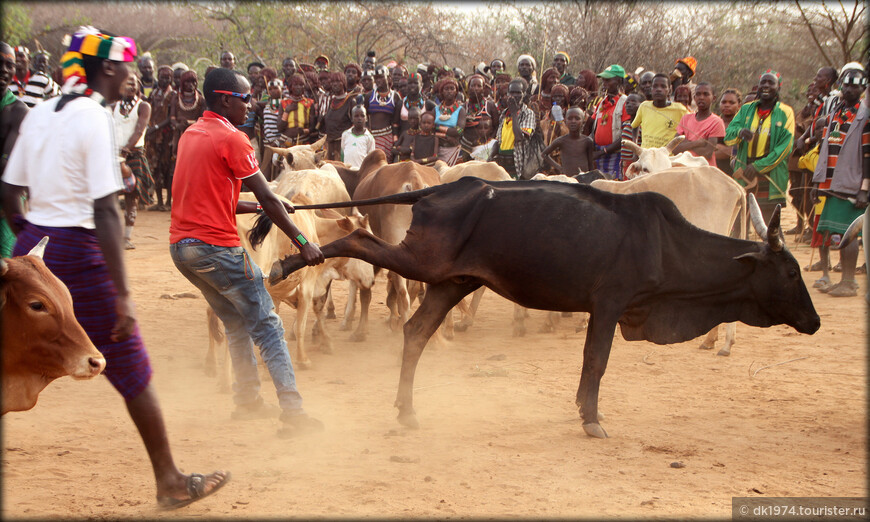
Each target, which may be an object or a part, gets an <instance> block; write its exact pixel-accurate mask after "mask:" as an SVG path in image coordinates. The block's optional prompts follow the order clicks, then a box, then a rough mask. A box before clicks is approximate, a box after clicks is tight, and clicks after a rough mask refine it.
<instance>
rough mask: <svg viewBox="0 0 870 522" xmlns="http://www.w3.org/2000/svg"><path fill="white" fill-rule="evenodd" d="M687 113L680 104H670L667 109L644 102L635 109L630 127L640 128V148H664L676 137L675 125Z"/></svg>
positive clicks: (650, 102)
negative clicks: (635, 112)
mask: <svg viewBox="0 0 870 522" xmlns="http://www.w3.org/2000/svg"><path fill="white" fill-rule="evenodd" d="M688 113H689V110H688V109H686V107H685V106H684V105H683V104H682V103H678V102H672V103H671V104H670V105H668V106H667V107H661V108H659V107H656V106H654V105H653V102H652V101H645V102H643V103H641V104H640V107H638V108H637V115H635V117H634V121H632V122H631V127H632V128H635V129H636V128H638V127H640V132H641V144H640V146H641V147H643V148H645V149H651V148H655V147H664V146H665V145H667V144H668V142H669V141H671V140H672V139H674V137H675V136H676V135H677V124H678V123H680V120H681V119H682V118H683V116H685V115H686V114H688Z"/></svg>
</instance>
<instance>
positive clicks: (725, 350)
mask: <svg viewBox="0 0 870 522" xmlns="http://www.w3.org/2000/svg"><path fill="white" fill-rule="evenodd" d="M716 355H722V356H725V357H728V356H729V355H731V350H730V349H728V348H722V349H721V350H719V352H717V353H716Z"/></svg>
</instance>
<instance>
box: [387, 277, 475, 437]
mask: <svg viewBox="0 0 870 522" xmlns="http://www.w3.org/2000/svg"><path fill="white" fill-rule="evenodd" d="M479 287H480V283H479V282H477V281H475V280H469V281H464V282H456V281H444V282H441V283H438V284H435V285H431V286H429V289H428V290H427V291H426V297H424V298H423V302H422V303H421V304H420V307H419V308H418V309H417V311H416V312H415V313H414V315H413V316H411V318H410V319H409V320H408V322H407V323H405V328H404V330H405V345H404V348H403V350H402V372H401V374H400V376H399V391H398V393H397V394H396V403H395V406H396V407H397V408H399V417H398V419H399V423H400V424H402V425H404V426H407V427H409V428H418V427H419V426H420V425H419V423H418V422H417V415H416V413H415V412H414V397H413V394H414V372H415V371H416V369H417V361H419V360H420V355H422V353H423V348H424V347H425V346H426V343H427V342H428V341H429V338H430V337H432V334H434V333H435V331H436V330H437V329H438V327H439V326H440V325H441V322H442V321H443V320H444V317H445V316H446V315H447V312H449V311H450V310H451V309H453V307H454V306H456V303H458V302H459V301H460V300H461V299H462V298H463V297H465V296H466V295H468V294H470V293H471V292H473V291H474V290H476V289H477V288H479Z"/></svg>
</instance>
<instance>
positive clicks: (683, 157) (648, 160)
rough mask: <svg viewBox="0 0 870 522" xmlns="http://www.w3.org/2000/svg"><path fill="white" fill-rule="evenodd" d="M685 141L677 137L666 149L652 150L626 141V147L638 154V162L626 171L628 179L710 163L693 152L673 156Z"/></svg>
mask: <svg viewBox="0 0 870 522" xmlns="http://www.w3.org/2000/svg"><path fill="white" fill-rule="evenodd" d="M684 139H686V138H685V137H684V136H677V137H675V138H674V139H672V140H671V141H670V142H669V143H668V144H667V145H665V146H664V147H656V148H652V149H643V148H641V147H640V145H638V144H636V143H632V142H630V141H625V142H623V143H625V146H626V147H627V148H628V149H630V150H631V151H632V152H633V153H635V154H637V161H635V162H634V163H632V164H631V165H629V166H628V168H627V169H626V170H625V177H626V179H632V178H636V177H638V176H644V175H646V174H655V173H656V172H659V171H662V170H665V169H669V168H672V167H704V166H708V165H709V164H710V163H708V162H707V159H706V158H703V157H700V156H693V155H692V153H691V152H688V151H685V152H681V153H679V154H677V155H676V156H672V155H671V153H672V152H673V150H674V149H675V148H676V147H677V145H679V144H680V143H681V142H682V141H683V140H684Z"/></svg>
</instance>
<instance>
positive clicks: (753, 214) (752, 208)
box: [746, 193, 767, 239]
mask: <svg viewBox="0 0 870 522" xmlns="http://www.w3.org/2000/svg"><path fill="white" fill-rule="evenodd" d="M746 199H747V200H748V202H749V220H750V221H751V222H752V228H754V229H755V233H756V234H758V237H760V238H762V239H764V238H766V237H767V225H765V224H764V218H763V217H762V216H761V208H760V207H759V206H758V201H756V200H755V194H752V193H749V195H748V196H747V198H746Z"/></svg>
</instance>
